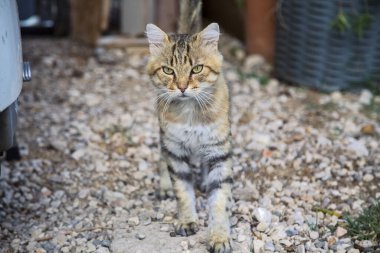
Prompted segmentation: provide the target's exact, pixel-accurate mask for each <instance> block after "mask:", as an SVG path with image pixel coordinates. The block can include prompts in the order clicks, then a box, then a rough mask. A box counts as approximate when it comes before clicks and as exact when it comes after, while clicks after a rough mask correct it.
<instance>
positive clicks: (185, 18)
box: [178, 0, 202, 34]
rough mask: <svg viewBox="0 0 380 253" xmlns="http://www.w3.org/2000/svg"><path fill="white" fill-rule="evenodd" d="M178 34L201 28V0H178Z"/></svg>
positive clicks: (192, 31) (190, 32) (193, 31)
mask: <svg viewBox="0 0 380 253" xmlns="http://www.w3.org/2000/svg"><path fill="white" fill-rule="evenodd" d="M179 9H180V15H179V19H180V20H179V24H178V33H179V34H194V33H196V32H199V31H200V29H201V25H202V24H201V21H202V19H201V13H202V0H180V1H179Z"/></svg>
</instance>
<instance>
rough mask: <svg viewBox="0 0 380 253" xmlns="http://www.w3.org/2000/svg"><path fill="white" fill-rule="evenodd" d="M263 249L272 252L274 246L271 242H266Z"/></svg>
mask: <svg viewBox="0 0 380 253" xmlns="http://www.w3.org/2000/svg"><path fill="white" fill-rule="evenodd" d="M264 249H265V250H267V251H270V252H273V251H274V250H275V247H274V245H273V243H272V242H266V243H265V246H264Z"/></svg>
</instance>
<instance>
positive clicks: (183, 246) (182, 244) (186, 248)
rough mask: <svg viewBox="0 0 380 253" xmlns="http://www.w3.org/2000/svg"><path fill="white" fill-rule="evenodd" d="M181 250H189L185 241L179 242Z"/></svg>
mask: <svg viewBox="0 0 380 253" xmlns="http://www.w3.org/2000/svg"><path fill="white" fill-rule="evenodd" d="M180 244H181V248H182V250H188V249H189V243H188V242H187V241H181V243H180Z"/></svg>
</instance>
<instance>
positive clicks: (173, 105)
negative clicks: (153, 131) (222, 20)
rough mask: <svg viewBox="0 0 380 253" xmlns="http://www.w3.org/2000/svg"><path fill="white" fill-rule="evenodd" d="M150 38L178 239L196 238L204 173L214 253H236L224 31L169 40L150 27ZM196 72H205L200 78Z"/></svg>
mask: <svg viewBox="0 0 380 253" xmlns="http://www.w3.org/2000/svg"><path fill="white" fill-rule="evenodd" d="M147 36H148V40H149V42H150V48H151V57H150V60H149V63H148V66H147V72H148V73H149V75H150V77H151V79H152V81H153V84H154V87H155V88H156V90H157V112H158V119H159V124H160V135H161V153H162V158H161V161H160V174H161V183H160V187H161V189H160V193H161V195H162V196H166V195H168V194H167V193H168V192H170V190H171V189H172V187H173V190H174V195H175V196H176V198H177V204H178V224H177V225H176V232H177V234H179V235H183V236H188V235H191V234H194V233H196V232H197V231H198V225H197V220H198V217H197V213H196V209H195V194H194V186H193V184H194V183H195V182H194V180H195V179H196V176H195V175H194V173H195V171H197V170H199V169H200V170H201V171H202V181H203V182H202V186H203V188H204V189H205V190H206V192H207V195H208V205H209V210H210V213H209V222H208V226H209V246H210V251H211V252H221V253H227V252H231V250H232V249H231V244H230V224H229V215H230V214H229V212H230V205H231V200H232V197H231V185H232V181H233V179H232V178H233V176H232V170H231V167H232V161H231V155H232V153H231V139H230V119H229V111H230V104H229V90H228V87H227V85H226V82H225V80H224V78H223V75H222V68H221V67H222V56H221V54H220V53H219V51H218V49H217V42H218V39H219V27H218V25H217V24H211V25H209V26H208V27H206V28H205V29H204V30H203V31H201V32H200V33H197V34H195V35H186V34H183V35H167V34H166V33H164V32H163V31H161V30H160V29H159V28H158V27H156V26H154V25H148V26H147ZM200 65H201V66H202V68H200V67H199V66H200ZM196 66H198V67H197V68H195V67H196ZM194 68H195V69H197V70H199V69H201V71H199V73H198V72H197V73H195V72H194Z"/></svg>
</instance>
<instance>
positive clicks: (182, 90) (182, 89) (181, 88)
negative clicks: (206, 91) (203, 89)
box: [178, 87, 187, 93]
mask: <svg viewBox="0 0 380 253" xmlns="http://www.w3.org/2000/svg"><path fill="white" fill-rule="evenodd" d="M186 88H187V87H178V89H179V90H180V91H181V92H182V93H185V90H186Z"/></svg>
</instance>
